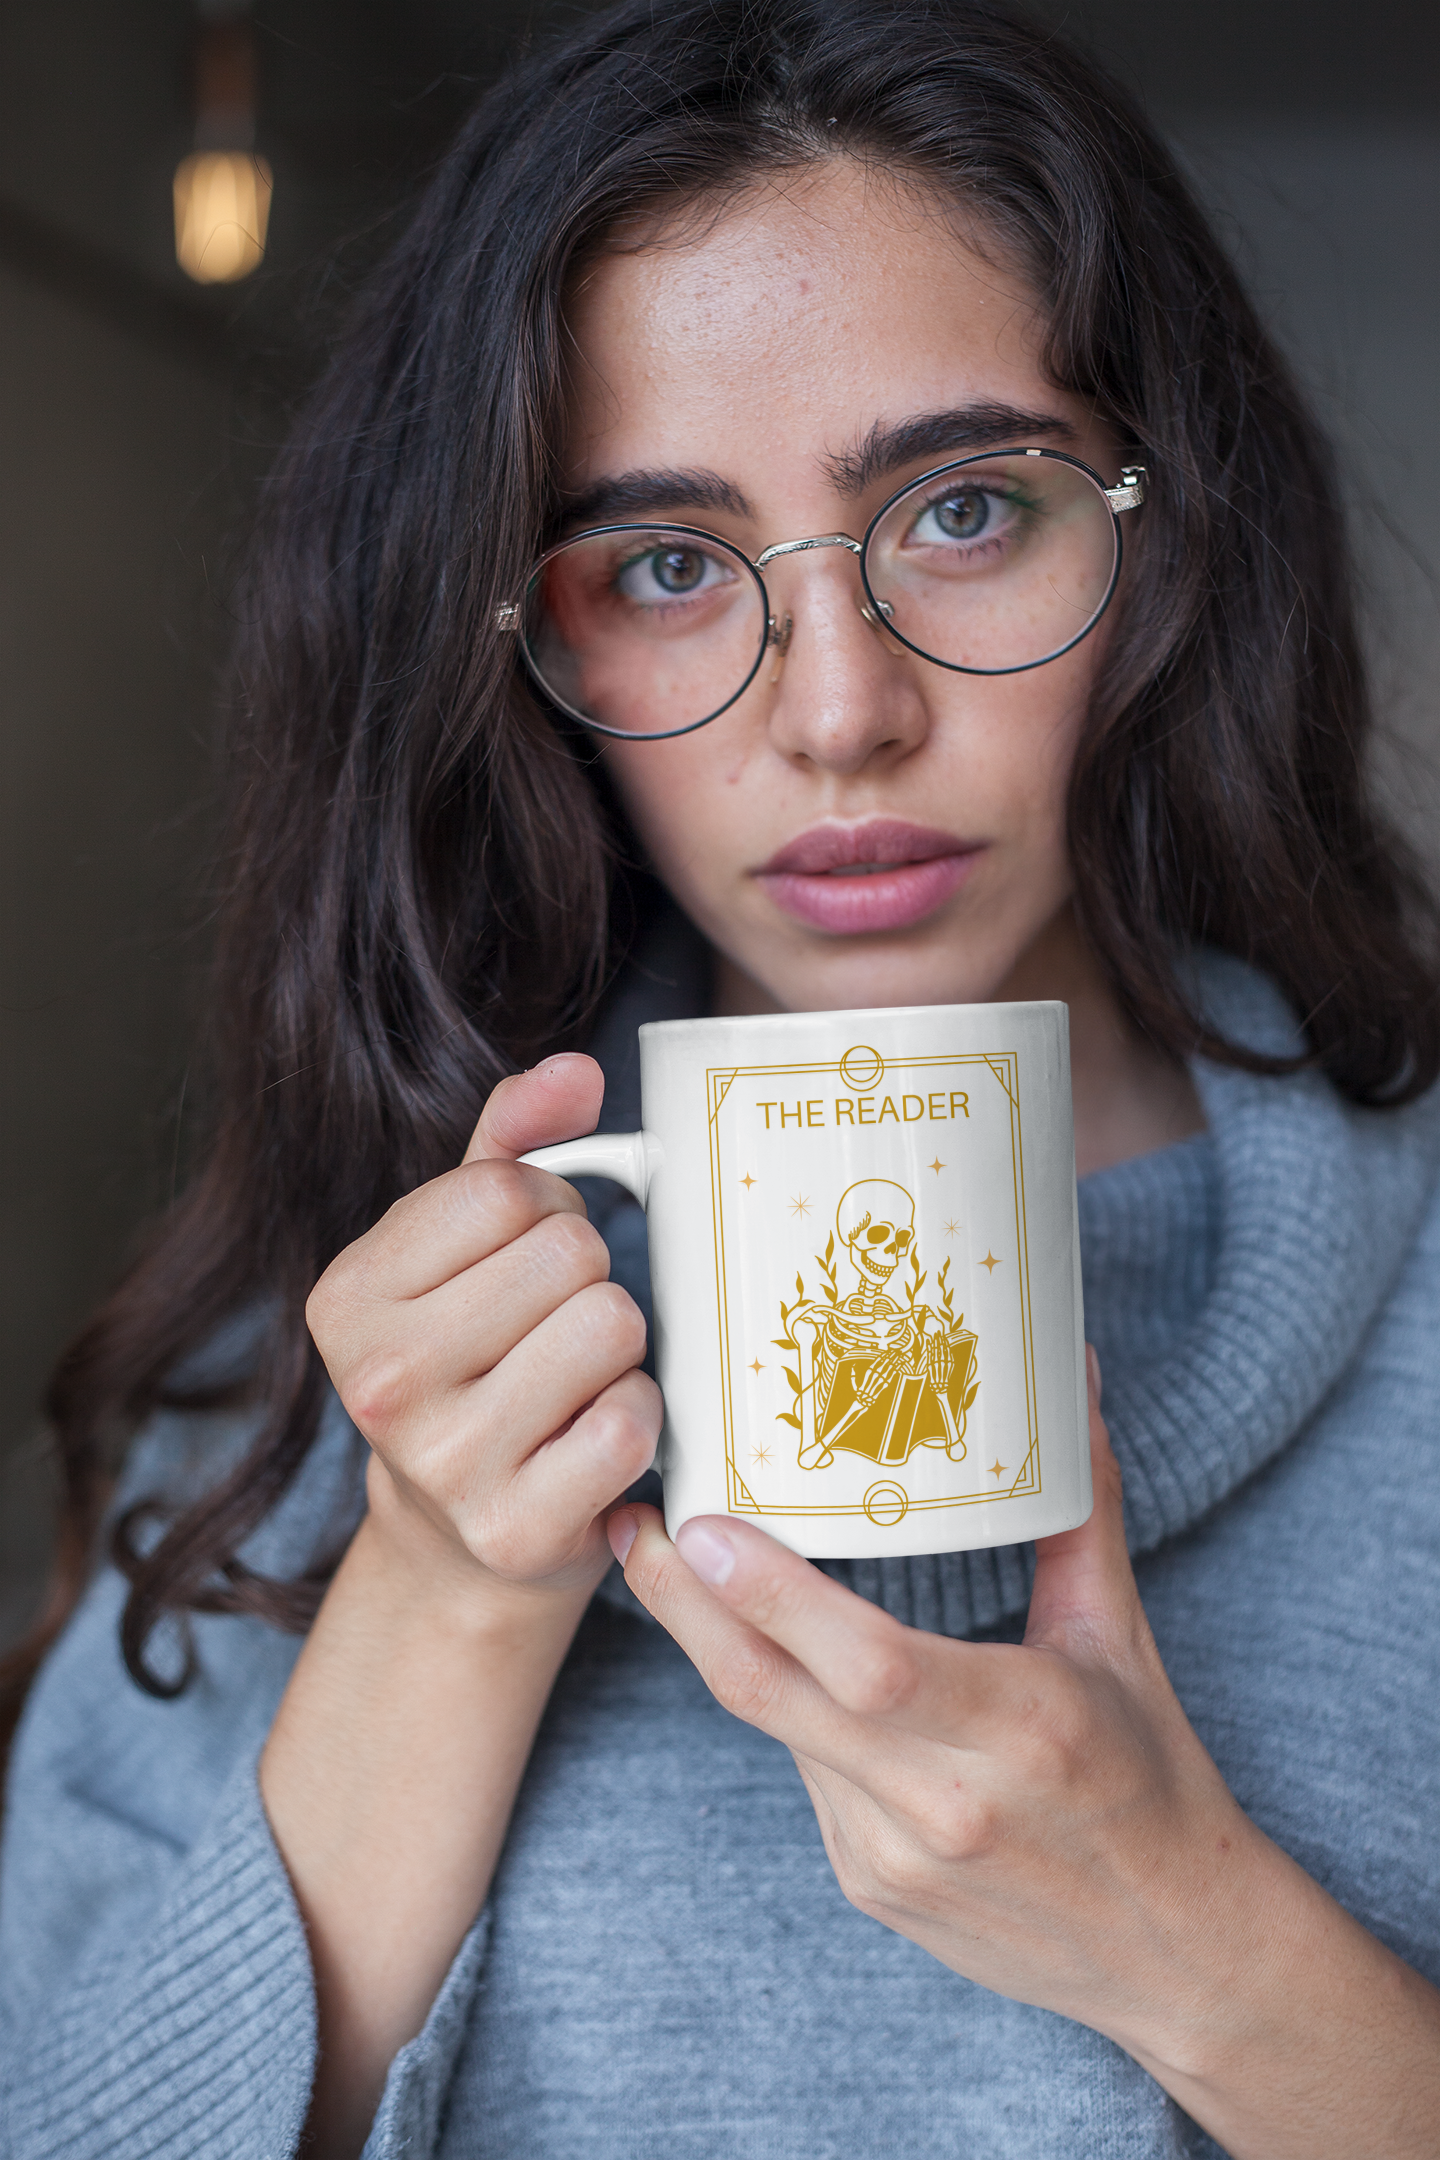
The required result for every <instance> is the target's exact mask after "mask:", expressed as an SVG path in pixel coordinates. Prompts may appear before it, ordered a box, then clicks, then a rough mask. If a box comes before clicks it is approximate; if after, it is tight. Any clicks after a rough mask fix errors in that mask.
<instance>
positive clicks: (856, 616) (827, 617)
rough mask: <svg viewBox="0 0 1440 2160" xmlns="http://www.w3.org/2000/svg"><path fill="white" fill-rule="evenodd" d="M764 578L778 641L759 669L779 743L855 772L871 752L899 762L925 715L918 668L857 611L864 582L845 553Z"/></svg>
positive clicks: (784, 750)
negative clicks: (778, 646)
mask: <svg viewBox="0 0 1440 2160" xmlns="http://www.w3.org/2000/svg"><path fill="white" fill-rule="evenodd" d="M836 555H837V556H839V551H838V550H837V551H836ZM768 575H769V577H770V580H771V587H770V590H771V600H772V605H773V609H774V614H775V620H776V622H777V624H778V625H779V626H780V633H781V638H782V640H783V645H782V648H781V649H777V650H776V651H775V652H774V653H773V654H772V656H771V657H769V658H768V659H767V661H766V663H765V668H764V669H762V676H761V679H762V681H764V680H766V679H767V676H768V680H769V681H770V683H771V684H772V685H773V687H772V689H771V697H772V700H773V702H772V704H771V707H770V718H769V728H770V739H771V741H772V742H773V744H774V745H775V748H776V749H777V750H778V751H780V753H781V754H782V756H785V757H792V758H804V759H806V760H808V761H809V762H810V763H811V764H813V765H817V766H820V767H822V768H824V769H825V770H826V771H830V772H837V773H855V772H859V771H861V770H862V769H863V768H864V767H865V766H867V765H869V764H871V763H872V762H873V761H875V760H877V759H879V760H881V761H883V762H888V763H895V762H898V761H899V760H900V759H901V758H903V757H905V756H907V755H908V754H909V752H910V751H911V750H913V749H915V748H917V747H918V745H919V744H920V743H921V742H923V741H924V739H925V737H926V735H927V734H928V732H929V727H930V716H929V713H928V711H927V709H926V705H925V700H924V698H923V696H922V694H921V691H920V686H919V683H918V682H917V680H916V675H915V670H914V668H913V666H912V665H911V662H910V657H909V655H908V654H907V653H905V652H904V651H903V649H902V648H901V647H899V646H897V645H896V644H895V643H894V641H893V640H892V639H890V638H889V637H887V636H886V635H885V633H884V631H883V629H881V628H880V627H879V626H878V625H876V624H875V623H874V622H873V620H867V619H866V616H865V615H864V614H862V612H861V610H862V608H863V607H864V604H865V588H864V586H863V585H862V584H861V583H860V574H859V571H858V569H857V568H856V566H855V564H854V563H853V562H852V561H851V560H850V559H849V558H848V557H840V559H838V560H837V559H835V558H833V557H832V559H831V560H830V561H828V562H823V561H819V560H817V559H816V557H815V556H813V555H812V556H810V557H808V558H806V557H803V556H802V557H800V558H798V559H796V560H793V561H791V562H789V563H786V564H785V565H784V566H783V569H782V570H781V571H780V573H779V575H777V574H776V572H774V571H771V572H769V573H768ZM787 617H788V618H789V619H790V620H789V627H788V632H787V627H786V619H787Z"/></svg>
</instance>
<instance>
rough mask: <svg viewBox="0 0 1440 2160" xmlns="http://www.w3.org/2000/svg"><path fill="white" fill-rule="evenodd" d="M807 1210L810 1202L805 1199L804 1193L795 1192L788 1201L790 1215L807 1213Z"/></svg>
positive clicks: (808, 1210)
mask: <svg viewBox="0 0 1440 2160" xmlns="http://www.w3.org/2000/svg"><path fill="white" fill-rule="evenodd" d="M809 1212H810V1202H809V1201H808V1200H807V1199H806V1197H805V1195H804V1193H796V1194H795V1196H794V1198H793V1199H792V1200H791V1202H790V1213H791V1214H792V1215H808V1214H809Z"/></svg>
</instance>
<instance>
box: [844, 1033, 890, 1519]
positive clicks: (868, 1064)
mask: <svg viewBox="0 0 1440 2160" xmlns="http://www.w3.org/2000/svg"><path fill="white" fill-rule="evenodd" d="M884 1070H885V1060H884V1058H882V1057H881V1055H880V1053H879V1051H878V1050H872V1049H871V1048H870V1047H869V1045H868V1044H866V1043H856V1045H855V1047H854V1049H853V1050H847V1051H846V1052H845V1055H844V1057H842V1058H841V1060H840V1077H841V1079H842V1080H843V1081H844V1082H845V1085H846V1087H848V1088H854V1090H855V1092H856V1094H857V1095H863V1094H864V1093H865V1090H866V1089H867V1088H873V1087H878V1086H879V1085H880V1078H881V1075H882V1073H883V1072H884ZM897 1519H898V1518H897Z"/></svg>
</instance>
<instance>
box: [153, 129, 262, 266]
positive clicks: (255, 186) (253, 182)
mask: <svg viewBox="0 0 1440 2160" xmlns="http://www.w3.org/2000/svg"><path fill="white" fill-rule="evenodd" d="M272 186H273V182H272V179H271V174H270V167H269V166H268V165H267V164H266V162H265V160H264V158H262V157H256V156H255V154H254V152H253V151H250V150H197V151H196V152H195V154H194V156H193V157H187V158H182V159H181V161H180V163H179V165H178V166H177V167H176V170H175V258H176V260H177V262H178V263H179V265H180V267H181V269H182V270H183V271H184V272H185V274H186V276H187V277H192V278H194V279H195V280H196V282H197V284H201V285H228V284H233V282H234V281H235V279H236V278H243V277H248V276H249V275H250V272H251V271H252V270H253V269H254V268H255V266H256V264H257V263H258V262H260V260H261V259H262V257H263V256H264V253H265V234H266V230H267V228H268V226H269V223H270V194H271V189H272Z"/></svg>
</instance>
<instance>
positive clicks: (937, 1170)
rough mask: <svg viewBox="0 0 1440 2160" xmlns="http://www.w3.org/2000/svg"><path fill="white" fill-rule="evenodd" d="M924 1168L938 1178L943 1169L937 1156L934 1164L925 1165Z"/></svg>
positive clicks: (942, 1164)
mask: <svg viewBox="0 0 1440 2160" xmlns="http://www.w3.org/2000/svg"><path fill="white" fill-rule="evenodd" d="M925 1167H926V1169H927V1170H933V1171H934V1173H935V1175H936V1177H939V1175H940V1172H941V1171H942V1170H943V1169H944V1167H945V1165H944V1163H943V1162H941V1160H940V1158H939V1156H938V1155H937V1156H936V1157H935V1160H934V1162H932V1163H926V1165H925Z"/></svg>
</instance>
